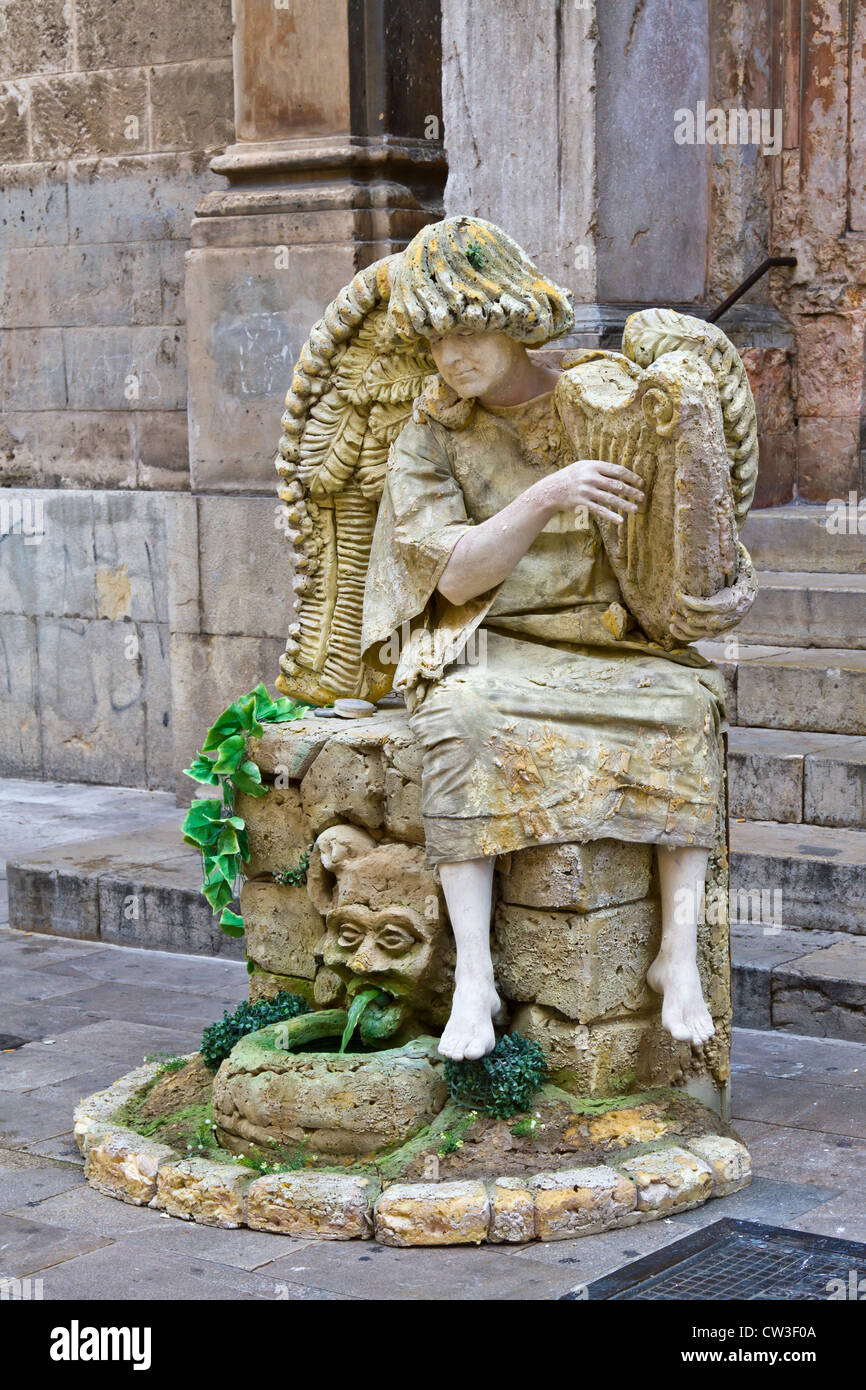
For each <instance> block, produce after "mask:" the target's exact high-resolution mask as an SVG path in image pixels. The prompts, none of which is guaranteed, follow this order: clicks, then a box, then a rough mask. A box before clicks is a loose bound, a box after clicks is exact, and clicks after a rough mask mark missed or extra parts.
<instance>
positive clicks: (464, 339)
mask: <svg viewBox="0 0 866 1390" xmlns="http://www.w3.org/2000/svg"><path fill="white" fill-rule="evenodd" d="M430 351H431V353H432V355H433V360H434V362H435V363H436V366H437V368H438V369H439V375H440V376H441V377H442V378H443V380H444V381H445V382H447V384H448V385H449V386H450V387H451V388H452V390H454V391H456V392H457V394H458V396H463V397H470V396H486V395H488V394H489V393H490V392H491V391H496V390H498V389H500V388H501V387H502V386H503V385H504V384H505V383H506V382H507V380H508V378H509V377H510V376H511V374H512V372H513V371H514V367H515V361H516V358H517V356H518V355H519V353H520V352H521V351H522V348H521V345H520V344H519V343H517V342H516V341H515V340H514V338H510V337H509V336H508V334H507V333H473V332H472V331H471V330H470V329H462V328H458V329H456V330H455V331H454V332H453V333H444V334H443V335H442V336H441V337H431V338H430Z"/></svg>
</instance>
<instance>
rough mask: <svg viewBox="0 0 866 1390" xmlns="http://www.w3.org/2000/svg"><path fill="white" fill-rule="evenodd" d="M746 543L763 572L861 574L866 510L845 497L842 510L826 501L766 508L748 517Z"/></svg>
mask: <svg viewBox="0 0 866 1390" xmlns="http://www.w3.org/2000/svg"><path fill="white" fill-rule="evenodd" d="M743 544H744V545H745V546H746V548H747V550H748V551H749V553H750V555H751V557H752V560H753V562H754V564H755V568H756V569H759V570H788V571H790V570H807V571H809V572H810V573H812V574H819V573H823V574H862V573H863V571H864V569H866V508H864V506H863V505H862V504H861V506H860V515H859V517H858V515H857V510H856V503H853V504H852V502H851V501H850V499H847V498H846V499H845V506H844V510H843V509H840V508H839V507H838V506H836V507H833V506H831V505H830V504H827V503H824V502H814V503H808V504H805V503H800V502H797V503H791V504H790V505H789V506H786V507H764V508H762V509H761V510H760V511H753V512H751V513H750V514H749V517H748V519H747V521H746V524H745V526H744V527H743Z"/></svg>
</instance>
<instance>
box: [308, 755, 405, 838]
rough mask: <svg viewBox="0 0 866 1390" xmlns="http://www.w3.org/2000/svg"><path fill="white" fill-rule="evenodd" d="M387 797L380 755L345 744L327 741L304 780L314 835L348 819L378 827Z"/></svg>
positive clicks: (374, 828) (372, 827)
mask: <svg viewBox="0 0 866 1390" xmlns="http://www.w3.org/2000/svg"><path fill="white" fill-rule="evenodd" d="M384 799H385V774H384V769H383V766H382V759H381V757H380V756H378V755H377V754H375V753H373V752H369V753H364V752H361V750H360V749H356V748H351V747H349V745H348V744H345V743H338V742H335V741H331V742H329V743H327V744H326V745H325V747H324V748H323V749H322V750H321V752H320V753H319V754H318V756H317V758H316V760H315V762H314V763H313V765H312V767H311V768H310V770H309V772H308V773H307V774H306V776H305V777H304V780H303V781H302V782H301V801H302V803H303V807H304V811H305V812H306V814H307V818H308V820H309V822H310V827H311V829H312V831H313V834H314V835H318V834H319V833H320V832H321V831H322V830H326V829H327V828H328V827H329V826H332V825H337V824H338V823H339V822H340V821H346V820H349V821H353V822H354V823H355V824H357V825H363V826H366V828H367V829H368V830H377V829H379V828H380V827H381V825H382V821H383V811H384V806H383V803H384Z"/></svg>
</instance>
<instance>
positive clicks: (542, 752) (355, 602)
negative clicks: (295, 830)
mask: <svg viewBox="0 0 866 1390" xmlns="http://www.w3.org/2000/svg"><path fill="white" fill-rule="evenodd" d="M356 281H357V282H360V283H358V284H356V282H353V284H355V286H356V288H355V291H354V294H353V295H352V294H349V290H351V287H348V289H347V291H344V292H343V295H342V296H341V297H340V298H338V300H337V301H335V304H334V305H333V306H331V309H330V310H329V311H328V314H326V316H325V319H324V320H323V321H322V324H321V325H318V326H317V328H319V329H321V330H322V333H321V334H320V337H319V343H318V357H317V355H316V351H315V347H316V344H315V341H314V340H315V337H316V330H314V333H313V335H311V340H310V344H311V345H312V346H313V349H314V350H313V351H312V352H310V351H308V352H307V357H306V359H305V358H304V356H303V355H302V358H301V361H300V363H299V376H298V377H297V378H296V381H295V383H294V388H293V389H294V392H295V399H296V400H300V401H302V402H305V404H304V408H303V410H302V409H300V408H296V409H294V410H293V408H292V393H290V397H289V409H288V411H287V415H286V417H284V425H285V426H286V436H285V437H284V447H283V449H282V451H281V452H282V455H283V460H284V462H283V464H282V465H281V471H283V474H284V477H286V478H287V479H288V480H289V486H288V488H287V489H286V491H285V493H284V494H283V495H284V497H285V500H286V501H287V503H288V504H289V519H290V525H293V526H294V534H295V538H296V539H295V543H296V546H297V548H298V549H299V551H300V552H301V556H302V559H303V562H304V563H303V564H302V565H301V567H300V568H301V574H300V580H299V582H298V583H297V585H296V587H297V588H298V592H299V595H300V597H301V601H302V602H301V614H300V619H301V620H300V623H299V624H298V625H297V627H296V628H295V630H294V632H293V633H292V635H291V638H290V643H289V649H288V655H287V658H285V659H284V663H283V673H284V675H283V678H282V680H281V682H280V684H281V687H282V688H283V689H284V690H285V691H286V692H287V693H291V694H300V695H304V694H307V695H311V694H312V695H313V697H314V698H318V699H320V700H322V699H323V698H327V696H328V695H329V694H330V695H331V697H333V695H334V694H355V695H358V694H367V695H369V694H372V695H373V696H374V697H375V695H377V694H380V693H382V692H384V690H386V689H387V688H388V686H389V684H390V683H391V681H392V680H393V683H394V685H395V686H396V688H397V689H399V690H401V691H402V692H403V693H404V695H405V699H406V703H407V706H408V708H409V711H410V716H411V718H410V723H411V728H412V730H413V732H414V734H415V736H416V737H417V739H418V741H419V743H420V746H421V750H422V759H423V764H422V765H423V776H422V789H423V801H422V809H423V816H424V829H425V837H426V855H427V859H428V861H429V862H430V863H432V864H435V865H436V866H437V868H438V873H439V876H440V879H441V885H442V890H443V893H444V896H445V900H446V904H447V908H448V913H449V917H450V921H451V926H452V930H453V933H454V938H455V943H456V951H457V955H456V969H455V990H454V997H453V1001H452V1007H451V1013H450V1018H449V1020H448V1023H447V1025H446V1027H445V1030H444V1033H443V1035H442V1039H441V1042H440V1052H441V1053H442V1054H443V1055H444V1056H446V1057H451V1058H466V1059H472V1058H477V1057H480V1056H483V1055H484V1054H485V1053H487V1052H489V1051H490V1050H491V1049H492V1048H493V1046H494V1042H495V1035H494V1023H495V1022H496V1019H497V1015H498V1013H499V1010H500V1000H499V998H498V995H497V992H496V988H495V984H494V977H493V966H492V963H491V955H490V919H491V898H492V889H493V873H494V866H495V862H496V858H497V856H499V855H503V854H506V853H509V852H511V851H514V850H521V849H525V848H528V847H531V846H536V845H550V844H557V843H564V842H569V841H577V842H584V841H587V840H595V839H601V838H612V839H619V840H626V841H639V842H644V843H652V844H655V845H656V846H657V860H658V877H659V884H660V893H661V908H662V939H661V946H660V950H659V952H658V955H657V957H656V959H655V961H654V962H653V964H652V966H651V968H650V970H649V973H648V976H647V980H648V983H649V985H650V986H651V988H652V989H653V990H655V991H656V992H657V993H659V994H661V995H662V997H663V1003H662V1023H663V1026H664V1027H665V1028H666V1029H667V1030H668V1031H669V1033H670V1034H671V1035H672V1036H673V1037H674V1038H677V1039H680V1040H684V1041H688V1042H690V1043H691V1044H692V1045H693V1046H696V1047H698V1046H700V1045H701V1044H703V1043H704V1042H706V1041H707V1039H708V1038H709V1037H710V1036H711V1035H712V1032H713V1024H712V1022H711V1019H710V1014H709V1012H708V1010H707V1007H706V1004H705V1001H704V999H703V997H702V992H701V984H700V979H699V975H698V969H697V963H696V939H697V926H698V918H699V911H700V903H701V898H702V889H703V885H704V881H705V878H706V874H707V863H708V856H709V854H710V851H711V850H712V849H713V847H714V845H715V844H716V839H717V834H718V811H719V804H720V800H721V799H722V798H723V795H724V788H723V780H724V766H723V760H722V757H721V756H720V746H721V744H720V738H719V734H720V731H721V730H722V729H723V728H724V719H725V703H724V684H723V681H722V678H721V675H720V673H719V672H718V671H717V670H716V668H715V667H714V666H712V665H711V664H710V663H709V662H708V661H707V660H705V659H704V658H703V657H702V656H701V655H700V654H699V653H698V652H697V651H696V650H695V648H694V647H693V646H692V645H691V643H692V642H694V641H695V640H697V639H699V638H702V637H711V636H716V635H718V634H720V633H721V632H724V631H725V630H727V629H728V628H730V627H732V626H734V624H735V623H736V622H738V621H739V619H740V618H741V617H742V616H743V614H744V613H745V612H746V611H747V609H748V608H749V606H750V605H751V603H752V602H753V601H754V597H755V592H756V590H755V581H754V572H753V570H752V567H751V563H750V561H749V557H748V554H747V553H746V551H745V549H744V548H743V546H742V545H741V544H740V542H739V538H738V526H739V525H740V524H741V522H742V520H743V518H744V516H745V514H746V511H747V510H748V506H749V502H750V500H751V495H752V492H753V490H754V481H755V474H756V465H757V450H756V441H755V427H754V407H753V403H752V399H751V393H750V392H749V388H748V383H747V382H746V380H745V374H744V372H743V368H742V364H741V363H740V361H739V358H738V356H737V354H736V352H735V350H734V349H733V348H732V347H731V345H730V344H729V343H728V341H727V339H726V338H725V337H724V335H723V334H722V333H721V332H720V331H719V330H717V329H713V328H710V327H709V326H708V325H705V324H703V323H702V322H701V321H699V320H696V319H690V318H688V317H686V316H683V315H678V314H674V313H672V312H671V311H664V310H651V311H646V313H644V314H641V315H635V316H633V318H632V319H631V320H630V321H629V324H628V325H627V327H626V333H625V337H624V343H623V347H624V352H623V353H622V354H619V353H609V352H601V351H596V350H592V351H582V352H576V353H572V354H570V355H568V354H567V355H566V356H565V357H564V358H563V361H562V363H561V364H559V365H553V364H552V362H550V361H548V360H545V359H542V358H540V357H538V356H532V355H530V353H529V352H527V347H538V346H541V345H543V344H545V343H547V342H549V341H551V340H553V339H555V338H556V337H557V336H559V335H562V334H563V333H566V332H567V331H568V330H569V328H570V327H571V325H572V322H573V315H572V309H571V297H570V295H569V293H568V291H567V290H564V289H562V288H561V287H559V286H557V285H555V284H553V283H552V282H551V281H549V280H548V279H546V278H545V277H544V275H543V274H542V273H541V271H539V270H538V269H537V268H536V267H535V266H534V265H533V264H532V262H531V261H530V260H529V258H528V257H527V255H526V254H525V253H524V252H523V251H522V250H521V249H520V248H519V247H518V246H517V245H516V244H515V243H514V242H513V241H512V240H511V239H510V238H509V237H508V236H506V235H505V233H504V232H502V231H501V230H500V229H499V228H497V227H495V226H493V225H492V224H490V223H488V222H484V221H482V220H481V219H478V218H469V217H458V218H449V219H446V220H445V221H443V222H440V223H435V224H432V225H430V226H427V227H425V228H424V229H423V230H422V231H421V232H419V233H418V235H417V236H416V237H415V238H414V240H413V241H412V242H411V243H410V245H409V246H408V247H407V249H406V251H405V252H404V253H402V255H400V256H395V257H392V258H389V261H388V262H383V263H380V264H379V266H378V267H372V268H371V269H370V271H368V272H365V273H364V276H363V278H362V277H360V276H359V277H356ZM329 314H330V316H331V317H330V319H329V316H328V315H329ZM328 335H330V340H329V336H328ZM431 358H432V362H431V360H430V359H431ZM322 363H324V366H323V365H322ZM434 365H435V372H433V371H432V368H433V366H434ZM428 369H429V370H430V371H431V375H429V376H428V375H427V370H428ZM311 383H312V385H311ZM413 399H414V408H413V410H412V416H411V419H407V418H406V416H407V413H408V404H409V402H410V401H412V400H413ZM311 400H312V402H313V403H312V405H310V401H311ZM298 421H300V422H301V423H300V425H299V424H298ZM386 456H387V465H386V464H385V458H386ZM297 464H299V465H300V466H299V467H298V466H297ZM298 478H300V481H298ZM380 498H381V500H380ZM377 502H378V504H379V505H378V508H377V507H376V503H377ZM359 556H360V560H359V558H358V557H359ZM353 563H354V566H355V576H354V578H351V577H347V576H350V572H351V571H352V566H353ZM359 574H360V575H361V576H362V579H363V589H362V592H363V624H362V629H361V632H360V634H359V635H358V637H357V648H356V649H355V648H353V647H352V641H353V640H355V638H354V632H353V629H354V627H356V626H357V625H358V624H357V617H358V607H359V597H360V596H359V590H358V578H357V576H358V575H359ZM347 615H348V616H347ZM379 673H381V675H380V674H379Z"/></svg>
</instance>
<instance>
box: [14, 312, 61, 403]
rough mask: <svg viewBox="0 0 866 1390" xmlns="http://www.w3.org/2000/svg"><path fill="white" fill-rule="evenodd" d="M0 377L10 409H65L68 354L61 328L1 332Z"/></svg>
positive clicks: (20, 329) (21, 329)
mask: <svg viewBox="0 0 866 1390" xmlns="http://www.w3.org/2000/svg"><path fill="white" fill-rule="evenodd" d="M0 380H2V382H3V403H4V406H5V407H6V409H7V410H64V409H65V407H66V404H67V396H66V357H65V351H64V344H63V334H62V332H61V330H60V329H59V328H19V329H8V330H4V331H3V332H0Z"/></svg>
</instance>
